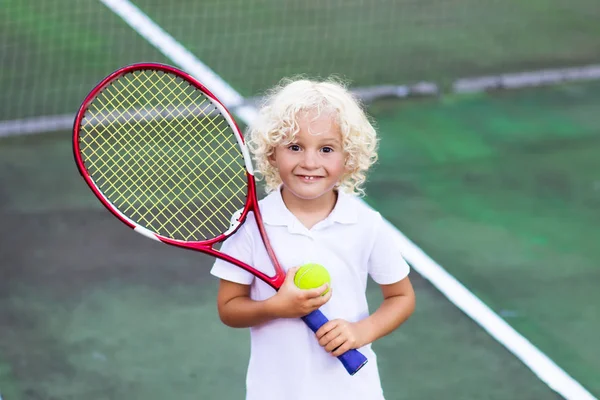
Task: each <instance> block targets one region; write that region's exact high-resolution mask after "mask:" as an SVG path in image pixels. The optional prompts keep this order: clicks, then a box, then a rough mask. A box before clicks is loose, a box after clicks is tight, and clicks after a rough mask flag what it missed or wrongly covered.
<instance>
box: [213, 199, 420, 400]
mask: <svg viewBox="0 0 600 400" xmlns="http://www.w3.org/2000/svg"><path fill="white" fill-rule="evenodd" d="M259 207H260V210H261V213H262V216H263V221H264V224H265V228H266V231H267V235H268V236H269V240H270V241H271V245H272V247H273V250H274V251H275V254H276V255H277V258H278V260H279V262H280V264H281V266H282V267H283V269H284V270H286V271H287V270H288V269H289V268H292V267H295V266H300V265H302V264H305V263H309V262H312V263H318V264H321V265H323V266H325V268H327V270H328V271H329V273H330V274H331V287H332V289H333V295H332V297H331V299H330V300H329V301H328V302H327V303H326V304H325V305H324V306H323V307H321V311H323V313H324V314H325V315H326V316H327V317H328V318H329V319H336V318H342V319H345V320H347V321H351V322H356V321H359V320H361V319H363V318H365V317H367V316H368V315H369V309H368V305H367V299H366V295H365V290H366V287H367V277H368V275H369V276H371V278H372V279H373V280H374V281H375V282H377V283H379V284H391V283H395V282H398V281H400V280H402V279H404V278H405V277H406V276H407V275H408V273H409V267H408V265H407V263H406V262H405V261H404V259H403V258H402V255H401V254H400V249H399V248H398V245H397V242H395V241H394V240H393V238H394V234H393V232H391V231H390V230H391V229H392V228H391V227H389V226H388V225H387V224H385V223H384V221H383V219H382V217H381V215H380V214H379V213H378V212H376V211H374V210H372V209H371V208H369V207H368V206H367V205H366V204H364V203H363V202H361V201H360V200H359V199H357V198H356V197H355V196H352V195H348V194H344V193H342V192H340V194H339V196H338V200H337V203H336V205H335V207H334V209H333V211H332V212H331V213H330V215H329V216H328V217H327V218H326V219H325V220H323V221H321V222H319V223H317V224H316V225H315V226H313V227H312V228H311V229H307V228H306V227H305V226H304V225H302V223H301V222H300V221H299V220H298V219H297V218H296V217H295V216H294V215H293V214H292V213H291V212H290V211H289V210H288V209H287V207H286V206H285V203H284V202H283V199H282V197H281V192H280V191H279V190H276V191H274V192H273V193H271V194H270V195H268V196H267V197H265V198H264V199H263V200H261V201H260V202H259ZM221 251H223V252H224V253H227V254H229V255H231V256H233V257H235V258H237V259H240V260H242V261H244V262H246V263H247V264H249V265H252V266H253V267H255V268H257V269H260V270H261V271H263V272H265V273H267V274H269V275H271V276H272V275H274V269H273V267H272V265H271V262H270V260H269V256H268V254H267V252H266V250H265V248H264V245H263V243H262V240H261V238H260V234H259V232H258V228H257V226H256V222H255V220H254V216H253V215H249V216H248V218H247V219H246V222H245V223H244V224H243V225H242V227H241V228H240V229H239V230H238V231H237V232H236V233H235V234H234V235H233V236H231V237H230V238H229V239H227V240H226V241H225V242H224V243H223V246H222V248H221ZM211 273H212V274H213V275H214V276H216V277H218V278H221V279H225V280H228V281H231V282H237V283H241V284H246V285H251V288H250V297H251V298H252V299H254V300H265V299H268V298H269V297H271V296H273V295H274V294H275V291H274V290H273V289H272V288H271V287H270V286H269V285H267V284H266V283H264V282H263V281H261V280H260V279H258V278H255V277H254V276H253V275H252V274H250V273H249V272H246V271H244V270H243V269H241V268H238V267H235V266H234V265H232V264H230V263H228V262H226V261H222V260H217V261H216V262H215V264H214V266H213V268H212V270H211ZM250 338H251V348H250V362H249V365H248V373H247V377H246V400H306V399H310V400H332V399H345V400H353V399H357V400H359V399H360V400H365V399H368V400H381V399H383V392H382V389H381V384H380V380H379V372H378V370H377V358H376V356H375V353H374V352H373V351H372V349H371V345H367V346H364V347H362V348H361V349H360V351H361V352H362V353H363V354H364V355H365V356H366V357H367V358H368V359H369V362H368V363H367V364H366V365H365V366H364V367H363V368H362V369H361V370H360V371H358V372H357V373H356V374H355V375H354V376H350V375H349V374H348V373H347V372H346V370H345V369H344V367H343V365H342V364H341V363H340V362H339V360H338V359H337V358H336V357H333V356H331V355H330V354H328V353H327V352H326V351H325V350H324V349H323V348H322V347H321V346H320V345H319V343H318V342H317V340H316V338H315V335H314V333H313V332H312V331H311V330H310V329H309V328H308V327H307V326H306V325H305V324H304V322H303V321H302V320H301V319H299V318H294V319H277V320H273V321H269V322H267V323H264V324H262V325H257V326H254V327H252V328H250Z"/></svg>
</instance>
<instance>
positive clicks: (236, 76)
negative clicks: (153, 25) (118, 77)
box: [0, 0, 600, 400]
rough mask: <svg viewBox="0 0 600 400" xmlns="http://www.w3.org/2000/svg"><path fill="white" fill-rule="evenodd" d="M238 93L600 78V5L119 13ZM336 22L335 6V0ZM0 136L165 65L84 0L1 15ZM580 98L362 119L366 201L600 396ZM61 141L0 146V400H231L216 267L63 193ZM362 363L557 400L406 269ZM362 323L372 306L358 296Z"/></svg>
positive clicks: (447, 385) (460, 1)
mask: <svg viewBox="0 0 600 400" xmlns="http://www.w3.org/2000/svg"><path fill="white" fill-rule="evenodd" d="M134 3H135V4H137V5H138V6H139V7H140V9H141V10H142V11H144V12H146V13H147V14H148V16H149V17H150V18H152V19H153V20H155V21H156V22H157V23H158V24H159V25H160V26H161V27H162V28H163V29H165V31H167V32H169V33H170V34H171V35H173V37H174V38H175V39H176V40H178V41H179V42H181V43H182V44H183V45H184V46H185V47H186V48H187V49H188V50H190V51H191V52H192V53H193V54H194V55H195V56H197V57H198V59H200V60H202V61H203V62H205V63H206V64H207V65H208V66H209V67H210V68H212V69H213V70H215V71H216V72H217V73H218V75H219V76H221V77H222V78H223V79H224V80H225V81H226V82H227V83H229V84H231V86H232V87H233V88H234V89H236V90H238V91H239V92H240V93H241V94H242V95H243V96H254V95H258V94H261V93H262V92H263V91H264V90H265V89H266V88H268V87H270V86H272V85H273V84H275V83H276V82H277V81H278V80H279V79H281V78H282V77H284V76H289V75H293V74H297V73H303V74H307V75H309V76H327V75H329V74H331V73H335V74H338V75H340V76H342V77H344V78H348V79H350V80H351V81H352V83H353V85H354V86H366V85H383V84H407V83H416V82H418V81H422V80H428V81H434V82H436V83H438V84H440V85H442V87H447V85H448V84H449V83H450V82H452V81H453V80H454V79H456V78H460V77H469V76H477V75H482V74H497V73H508V72H520V71H528V70H536V69H544V68H558V67H563V66H581V65H585V64H593V63H598V54H599V52H598V51H599V50H600V48H599V45H598V38H599V37H600V24H598V20H599V18H600V7H599V5H598V4H599V3H598V2H597V1H596V0H574V1H571V2H569V3H568V5H566V3H565V2H564V1H559V0H531V1H521V2H500V1H493V0H484V1H474V0H452V1H432V2H429V1H421V2H415V1H409V0H403V1H395V2H385V5H382V6H377V5H378V4H382V3H376V2H374V1H373V0H371V1H363V0H347V1H344V2H341V1H340V0H323V1H314V0H311V1H304V2H298V1H291V0H276V1H275V0H264V1H254V2H250V1H243V0H220V1H218V2H217V1H214V0H211V1H197V0H178V1H177V2H160V1H155V0H152V1H150V0H137V1H134ZM342 3H343V4H342ZM0 38H2V39H4V40H1V41H0V54H1V55H2V57H0V85H1V86H2V88H3V90H2V91H0V121H5V120H12V119H17V118H26V117H37V116H43V115H55V114H69V115H72V114H74V113H75V112H76V110H77V108H78V107H79V104H80V102H81V101H82V100H83V98H84V96H85V95H86V94H87V93H88V91H89V90H90V89H91V88H92V87H93V86H94V85H95V84H96V83H97V82H98V81H99V80H100V79H102V78H103V77H104V76H106V75H107V74H109V73H110V72H112V71H113V70H115V69H117V68H119V67H121V66H123V65H126V64H130V63H133V62H141V61H153V62H164V63H168V64H173V61H171V60H169V59H168V58H166V57H165V56H163V55H162V54H161V53H160V52H159V51H158V50H156V49H155V48H154V47H152V45H151V44H149V43H148V42H147V41H146V40H145V39H143V38H142V37H141V36H140V35H139V34H138V33H136V32H135V31H134V30H132V29H131V27H129V26H128V25H126V24H125V22H123V21H122V20H121V19H120V18H119V17H118V16H116V15H115V14H114V13H113V12H112V11H110V10H109V9H108V8H107V7H106V6H104V5H103V4H102V3H101V2H100V1H97V0H77V1H74V0H45V1H39V0H5V1H4V2H2V6H1V7H0ZM598 93H600V84H599V83H597V82H587V83H581V84H573V85H565V86H556V87H552V88H538V89H531V90H522V91H510V92H499V93H495V94H480V95H473V96H445V97H443V98H440V99H432V98H428V99H411V100H406V101H400V100H391V99H390V100H380V101H377V102H376V103H375V104H373V105H372V106H371V107H370V112H371V114H372V115H373V117H374V119H375V120H376V124H377V128H378V130H379V132H380V134H381V138H382V142H381V152H380V161H379V163H378V165H377V167H376V168H375V169H374V171H373V173H372V174H371V175H370V176H369V181H368V186H367V192H368V196H367V198H366V200H367V201H368V202H369V203H370V204H371V205H373V206H374V207H375V208H377V209H378V210H380V211H381V213H382V214H383V215H384V216H385V217H386V218H388V219H389V220H390V221H391V222H392V223H393V224H394V225H395V226H397V227H398V228H399V229H400V230H402V231H403V232H404V233H405V234H406V235H407V236H408V237H409V238H411V239H412V240H413V241H414V242H416V244H417V245H419V246H420V247H421V248H422V249H423V250H424V251H425V252H426V253H427V254H429V255H430V256H432V257H433V259H434V260H436V261H437V262H439V263H440V264H441V265H442V266H444V267H445V268H446V269H447V270H448V271H449V272H450V273H451V274H453V275H454V276H456V277H457V278H458V279H459V280H460V281H461V282H463V283H464V284H465V285H466V286H467V287H468V288H469V289H471V290H472V291H473V292H474V293H475V294H476V295H477V296H479V297H480V298H481V299H482V300H483V301H484V302H486V303H487V304H488V305H489V306H490V307H491V308H492V309H493V310H494V311H495V312H497V313H498V314H499V315H500V316H502V317H503V318H505V319H506V321H507V322H508V323H510V324H511V325H512V326H513V327H515V328H516V329H517V330H518V331H519V332H521V333H522V334H523V335H525V336H526V337H527V338H528V339H529V340H531V341H532V342H533V344H534V345H536V346H538V347H539V348H540V349H541V350H542V351H543V352H545V353H546V354H547V355H548V356H550V357H551V358H552V359H553V360H554V361H556V362H557V364H558V365H559V366H561V367H562V368H564V369H565V370H566V372H567V373H569V374H571V375H572V376H573V377H574V378H575V379H577V380H578V381H580V382H581V383H582V384H583V385H584V386H585V387H586V388H588V389H589V390H590V391H591V392H592V393H593V394H594V395H595V396H600V380H598V376H600V361H599V360H600V340H599V339H598V334H597V332H598V330H599V328H600V314H599V313H598V312H597V308H596V305H597V304H600V292H599V291H598V290H597V282H599V281H600V267H599V266H600V249H599V247H598V242H599V238H600V237H599V235H598V229H597V227H598V226H599V224H600V214H599V213H598V210H599V209H600V175H599V172H598V171H600V128H599V127H600V117H599V115H600V114H599V113H598V110H599V109H600V95H599V94H598ZM70 135H71V133H70V132H66V131H65V132H54V133H49V134H44V135H37V136H17V137H11V138H3V139H0V232H1V233H0V235H1V236H0V237H1V239H2V240H0V260H1V261H0V395H1V396H2V400H15V399H16V400H29V399H34V400H38V399H44V400H46V399H48V400H50V399H52V400H81V399H90V400H96V399H99V400H104V399H106V400H108V399H111V400H112V399H146V400H154V399H156V400H158V399H165V398H169V399H171V398H173V399H178V400H186V399H198V398H200V399H226V400H228V399H240V398H243V393H244V379H245V376H244V375H245V370H246V365H247V360H248V352H249V343H248V332H247V331H246V330H235V329H230V328H227V327H225V326H224V325H223V324H221V322H220V321H219V318H218V316H217V312H216V306H215V296H216V282H215V280H214V279H213V278H212V277H211V276H210V275H209V274H208V270H207V269H208V268H209V267H210V265H211V263H212V259H211V258H209V257H207V256H204V255H201V254H199V253H193V252H190V251H185V250H180V249H175V248H172V247H167V246H162V245H160V244H158V243H156V242H154V241H150V240H147V239H146V238H144V237H142V236H141V235H137V234H135V233H134V232H132V231H131V230H129V229H128V228H127V227H126V226H125V225H123V224H121V223H120V222H118V221H117V220H116V219H115V218H114V217H113V216H111V215H110V214H109V213H108V212H107V211H106V210H105V209H104V208H102V206H101V205H100V204H99V203H98V201H97V199H96V198H95V197H94V196H93V194H92V193H91V191H90V190H89V189H88V188H87V186H86V185H85V183H84V182H83V180H82V179H81V178H80V177H79V176H78V173H77V169H76V167H75V163H74V161H73V157H72V149H71V141H70ZM411 278H412V281H413V284H414V286H415V288H416V291H417V309H416V312H415V314H414V315H413V316H412V317H411V319H410V320H409V321H408V322H407V323H406V324H405V325H404V326H402V327H401V329H399V330H398V331H396V332H394V333H393V334H392V335H390V336H388V337H386V338H383V339H382V340H380V341H378V342H377V343H376V344H375V345H374V346H375V350H376V351H377V352H378V354H379V360H378V361H379V366H380V371H381V375H382V381H383V387H384V390H385V392H386V394H387V398H388V400H395V399H442V398H443V399H451V400H454V399H477V400H486V399H489V400H509V399H511V400H512V399H515V400H517V399H518V400H529V399H530V400H540V399H544V400H545V399H558V398H560V397H559V396H558V395H557V394H556V393H554V392H552V391H551V390H550V389H549V388H548V387H547V386H546V385H545V384H543V383H542V382H541V381H540V380H539V379H538V378H537V377H536V376H534V374H533V373H532V372H531V371H529V370H528V369H527V368H526V367H525V366H524V365H523V364H522V363H521V362H520V361H518V360H517V359H516V358H515V357H514V356H513V355H512V354H510V353H509V352H508V351H506V349H504V348H503V347H502V346H501V345H500V344H498V342H496V341H495V340H493V339H492V338H491V337H490V336H489V335H488V334H487V333H485V332H484V331H483V330H482V329H481V328H480V327H479V326H478V325H477V324H475V323H474V322H473V321H471V320H470V319H469V318H467V317H466V316H465V315H464V314H463V313H462V312H461V311H459V310H458V309H457V308H456V307H454V306H453V305H452V304H450V303H449V302H448V301H447V299H446V298H445V297H444V296H442V295H441V294H440V293H439V291H438V290H437V289H436V288H434V287H433V286H432V285H431V284H430V283H429V282H428V281H426V280H424V279H423V278H421V277H420V276H419V275H418V273H416V272H413V273H412V275H411ZM368 295H369V299H370V304H371V307H372V308H374V307H376V306H377V304H378V302H379V301H380V296H379V293H378V289H377V288H376V287H375V286H373V285H370V287H369V289H368Z"/></svg>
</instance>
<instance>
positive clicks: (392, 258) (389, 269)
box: [368, 213, 410, 285]
mask: <svg viewBox="0 0 600 400" xmlns="http://www.w3.org/2000/svg"><path fill="white" fill-rule="evenodd" d="M395 229H396V228H394V227H393V226H392V225H391V224H390V223H389V222H387V221H385V220H384V219H383V218H382V217H381V215H380V214H379V213H377V217H376V223H375V232H374V238H375V241H374V243H373V248H372V250H371V254H370V255H369V265H368V268H369V275H370V276H371V278H372V279H373V280H374V281H375V282H377V283H378V284H380V285H390V284H392V283H396V282H399V281H401V280H402V279H404V278H405V277H406V276H408V273H409V272H410V267H409V266H408V264H407V263H406V261H405V260H404V258H403V257H402V253H401V251H400V241H399V240H398V232H396V230H395Z"/></svg>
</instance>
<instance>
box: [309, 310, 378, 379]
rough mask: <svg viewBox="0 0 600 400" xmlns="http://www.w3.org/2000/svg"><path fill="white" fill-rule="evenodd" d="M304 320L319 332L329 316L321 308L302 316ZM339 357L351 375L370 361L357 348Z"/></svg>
mask: <svg viewBox="0 0 600 400" xmlns="http://www.w3.org/2000/svg"><path fill="white" fill-rule="evenodd" d="M302 320H303V321H304V322H305V323H306V325H308V327H309V328H310V329H311V330H312V331H313V332H315V333H317V331H318V330H319V328H320V327H322V326H323V325H325V323H326V322H327V321H329V320H328V319H327V317H326V316H325V315H323V313H322V312H321V311H319V310H315V311H313V312H311V313H310V314H308V315H306V316H304V317H302ZM338 359H339V360H340V361H341V362H342V364H344V367H345V368H346V371H348V373H349V374H350V375H354V374H355V373H357V372H358V370H359V369H361V368H362V367H363V366H364V365H365V364H366V363H367V361H369V360H367V357H365V356H364V355H363V354H362V353H361V352H360V351H358V350H355V349H352V350H348V351H347V352H345V353H344V354H342V355H341V356H338Z"/></svg>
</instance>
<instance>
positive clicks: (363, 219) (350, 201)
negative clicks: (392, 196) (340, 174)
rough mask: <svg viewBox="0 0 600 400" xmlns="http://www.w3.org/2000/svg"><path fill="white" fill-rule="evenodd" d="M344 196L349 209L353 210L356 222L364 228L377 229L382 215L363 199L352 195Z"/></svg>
mask: <svg viewBox="0 0 600 400" xmlns="http://www.w3.org/2000/svg"><path fill="white" fill-rule="evenodd" d="M342 196H343V201H344V203H345V204H346V207H347V209H348V210H351V213H352V214H353V215H354V216H355V218H356V222H357V223H358V224H359V225H360V226H361V227H362V228H366V227H375V226H378V225H379V224H380V223H381V221H382V217H381V214H380V213H379V212H378V211H376V210H375V209H373V207H371V206H370V205H369V204H368V203H367V202H366V201H365V200H364V199H363V198H361V197H358V196H355V195H351V194H343V195H342Z"/></svg>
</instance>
